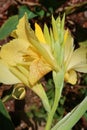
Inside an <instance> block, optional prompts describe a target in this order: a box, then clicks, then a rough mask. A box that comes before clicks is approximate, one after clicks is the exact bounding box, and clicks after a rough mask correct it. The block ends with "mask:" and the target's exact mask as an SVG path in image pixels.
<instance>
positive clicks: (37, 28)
mask: <svg viewBox="0 0 87 130" xmlns="http://www.w3.org/2000/svg"><path fill="white" fill-rule="evenodd" d="M35 35H36V37H37V38H38V40H39V41H40V42H41V43H46V41H45V38H44V34H43V32H42V30H41V28H40V26H39V25H38V24H37V23H35Z"/></svg>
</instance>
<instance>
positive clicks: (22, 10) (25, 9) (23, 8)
mask: <svg viewBox="0 0 87 130" xmlns="http://www.w3.org/2000/svg"><path fill="white" fill-rule="evenodd" d="M25 12H26V13H27V17H28V19H32V18H34V17H36V16H37V15H36V14H35V13H33V12H32V11H31V10H29V9H28V7H27V6H25V5H23V6H21V7H20V8H19V18H21V17H22V16H23V15H24V14H25Z"/></svg>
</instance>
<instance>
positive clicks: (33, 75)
mask: <svg viewBox="0 0 87 130" xmlns="http://www.w3.org/2000/svg"><path fill="white" fill-rule="evenodd" d="M50 71H51V68H50V66H49V65H48V64H46V63H44V62H43V61H42V60H41V59H37V60H35V61H34V62H32V63H31V65H30V68H29V81H30V84H31V85H33V84H35V83H36V82H37V81H38V80H39V79H40V78H42V77H43V76H44V75H45V74H47V73H48V72H50Z"/></svg>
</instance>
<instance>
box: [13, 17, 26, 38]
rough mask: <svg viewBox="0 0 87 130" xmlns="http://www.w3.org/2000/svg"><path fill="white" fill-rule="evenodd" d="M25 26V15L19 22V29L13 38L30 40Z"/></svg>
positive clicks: (15, 31) (14, 32)
mask: <svg viewBox="0 0 87 130" xmlns="http://www.w3.org/2000/svg"><path fill="white" fill-rule="evenodd" d="M25 24H26V15H24V16H23V17H22V18H21V19H20V20H19V23H18V25H17V29H16V30H14V31H13V32H12V34H11V36H13V37H14V38H21V39H25V40H28V38H27V34H26V28H25Z"/></svg>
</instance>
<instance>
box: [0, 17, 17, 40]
mask: <svg viewBox="0 0 87 130" xmlns="http://www.w3.org/2000/svg"><path fill="white" fill-rule="evenodd" d="M17 24H18V16H17V15H14V16H12V17H10V18H9V19H8V20H7V21H6V22H5V23H4V24H3V26H2V27H1V28H0V40H2V39H4V38H6V37H7V36H9V34H10V33H11V32H12V31H13V30H14V29H15V28H16V26H17Z"/></svg>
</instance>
